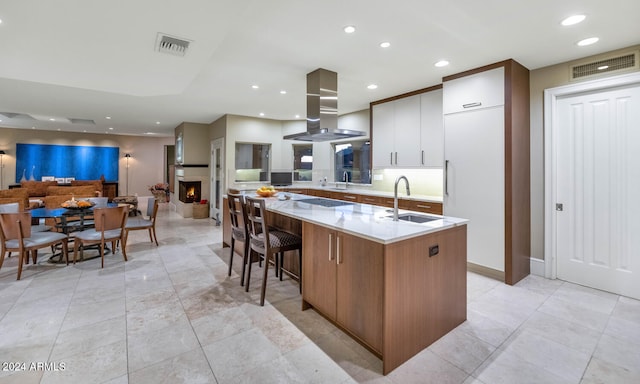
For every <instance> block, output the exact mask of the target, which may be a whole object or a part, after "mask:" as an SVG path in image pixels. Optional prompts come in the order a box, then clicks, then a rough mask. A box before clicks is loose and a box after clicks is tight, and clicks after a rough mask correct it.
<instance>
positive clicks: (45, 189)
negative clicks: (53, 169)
mask: <svg viewBox="0 0 640 384" xmlns="http://www.w3.org/2000/svg"><path fill="white" fill-rule="evenodd" d="M20 188H24V189H26V190H27V191H28V193H29V199H31V200H35V199H40V200H41V199H43V198H44V197H45V196H48V195H68V194H74V195H75V194H78V193H82V194H83V196H85V195H86V194H87V191H88V190H91V191H92V192H91V193H90V194H91V197H100V196H102V180H74V181H72V182H71V185H70V186H68V185H66V186H65V185H58V182H57V181H28V180H27V181H21V182H20ZM74 188H82V189H79V190H74ZM89 188H90V189H89Z"/></svg>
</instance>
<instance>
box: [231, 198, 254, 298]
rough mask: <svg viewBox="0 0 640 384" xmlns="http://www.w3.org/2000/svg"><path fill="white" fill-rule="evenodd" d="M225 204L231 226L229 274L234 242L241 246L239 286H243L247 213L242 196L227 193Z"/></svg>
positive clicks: (245, 266)
mask: <svg viewBox="0 0 640 384" xmlns="http://www.w3.org/2000/svg"><path fill="white" fill-rule="evenodd" d="M227 203H228V205H229V220H230V221H229V222H230V224H231V253H230V256H229V273H228V275H229V276H231V267H232V266H233V256H234V252H235V246H236V241H239V242H241V243H242V244H243V247H244V249H243V251H242V255H243V256H242V275H241V276H240V285H241V286H242V285H244V275H245V270H246V268H247V258H248V257H249V242H248V241H247V239H248V238H249V227H248V226H247V225H248V223H247V212H246V210H245V201H244V195H242V194H239V193H227Z"/></svg>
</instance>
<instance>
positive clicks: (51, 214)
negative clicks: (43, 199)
mask: <svg viewBox="0 0 640 384" xmlns="http://www.w3.org/2000/svg"><path fill="white" fill-rule="evenodd" d="M118 205H119V204H118V203H108V204H107V205H106V207H109V208H112V207H117V206H118ZM94 208H97V207H88V208H82V209H81V208H63V207H60V208H34V209H31V210H29V212H31V218H32V219H36V220H40V219H55V220H56V228H57V229H58V230H60V231H61V232H62V233H65V234H66V235H67V236H68V237H69V242H72V241H73V236H72V234H73V232H76V231H83V230H85V229H88V228H91V227H93V221H92V220H88V219H90V218H92V216H93V209H94ZM82 251H84V249H83V250H82ZM107 251H110V250H109V249H108V248H105V252H107ZM99 256H100V255H99V254H98V255H96V256H91V257H88V258H87V257H84V252H81V253H80V259H79V260H80V261H83V260H89V259H93V258H95V257H99ZM49 261H50V262H52V263H62V262H64V260H63V258H62V253H61V252H60V253H54V255H53V256H52V257H51V258H50V259H49Z"/></svg>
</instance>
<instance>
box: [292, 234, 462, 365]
mask: <svg viewBox="0 0 640 384" xmlns="http://www.w3.org/2000/svg"><path fill="white" fill-rule="evenodd" d="M302 232H303V234H302V239H303V240H302V247H303V255H304V256H303V261H302V264H303V269H302V284H303V288H302V299H303V309H307V308H309V307H313V308H315V310H316V311H318V312H319V313H321V314H322V315H324V316H325V317H326V318H327V319H329V320H331V321H333V322H334V323H335V324H336V325H338V326H339V327H341V328H342V329H343V330H345V331H346V332H347V333H349V334H350V335H351V336H352V337H354V338H355V339H356V340H358V341H359V342H360V343H361V344H363V345H364V346H366V347H367V348H368V349H369V350H371V351H372V352H373V353H375V354H377V355H378V356H379V357H380V358H381V359H382V361H383V373H384V374H385V375H386V374H387V373H389V372H391V371H392V370H393V369H395V368H396V367H398V366H399V365H401V364H402V363H404V362H405V361H407V360H408V359H409V358H411V357H412V356H413V355H415V354H416V353H418V352H420V351H421V350H423V349H424V348H426V347H427V346H429V345H430V344H431V343H433V342H434V341H436V340H437V339H439V338H440V337H442V336H443V335H445V334H446V333H448V332H449V331H451V330H452V329H453V328H455V327H457V326H458V325H459V324H461V323H462V322H463V321H464V320H465V319H466V315H467V312H466V311H467V306H466V305H467V304H466V289H467V288H466V261H467V260H466V225H462V226H457V227H453V228H450V229H446V230H443V231H439V232H434V233H430V234H426V235H422V236H419V237H415V238H410V239H407V240H402V241H398V242H394V243H391V244H382V243H378V242H375V241H371V240H367V239H365V238H362V237H358V236H354V235H351V234H347V233H343V232H341V231H338V230H335V229H329V228H326V227H323V226H320V225H316V224H312V223H308V222H303V224H302Z"/></svg>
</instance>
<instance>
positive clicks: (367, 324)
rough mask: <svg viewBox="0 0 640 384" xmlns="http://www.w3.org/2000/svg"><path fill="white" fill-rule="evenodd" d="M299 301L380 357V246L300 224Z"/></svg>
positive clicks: (329, 230) (312, 225) (332, 231)
mask: <svg viewBox="0 0 640 384" xmlns="http://www.w3.org/2000/svg"><path fill="white" fill-rule="evenodd" d="M302 238H303V255H304V257H303V261H302V264H303V270H302V274H303V275H302V276H303V277H302V284H303V289H302V296H303V300H304V301H305V302H306V303H307V304H310V305H311V306H313V307H315V308H316V310H318V311H320V312H322V313H323V314H324V315H325V316H327V317H328V318H329V319H331V320H333V321H335V322H336V323H338V324H339V325H341V326H342V327H344V328H345V329H347V330H348V331H349V332H350V333H351V334H352V335H353V336H355V337H357V338H358V339H360V340H361V341H362V342H364V343H365V344H367V345H368V346H370V347H371V348H372V349H374V350H375V351H378V352H379V353H381V352H382V291H383V279H382V276H383V269H382V268H383V246H382V244H378V243H375V242H372V241H368V240H365V239H362V238H359V237H355V236H352V235H348V234H345V233H342V232H338V231H335V230H331V229H327V228H325V227H322V226H318V225H315V224H310V223H307V222H304V223H303V225H302Z"/></svg>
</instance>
